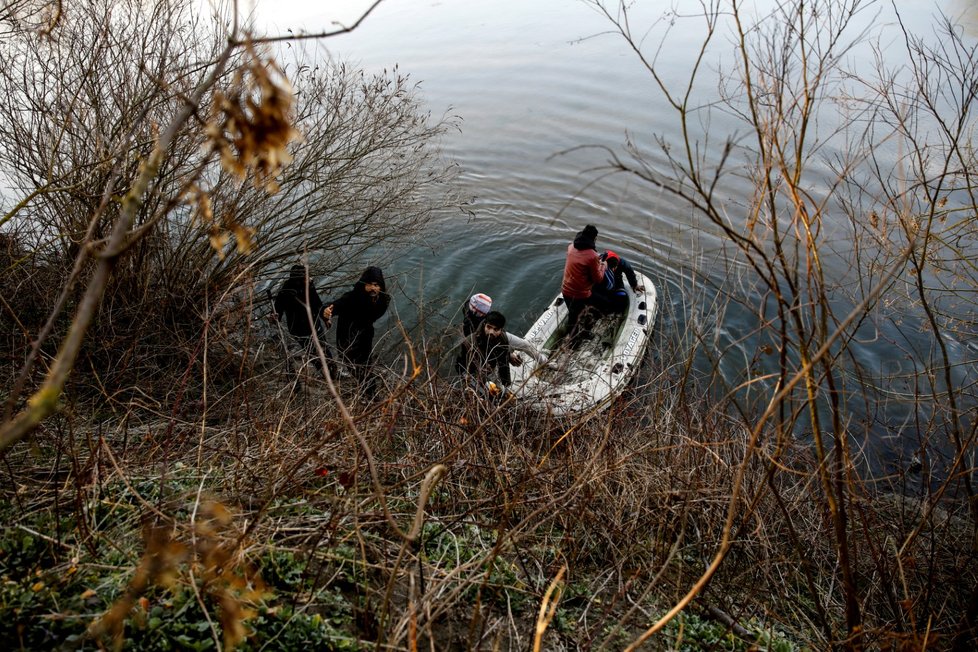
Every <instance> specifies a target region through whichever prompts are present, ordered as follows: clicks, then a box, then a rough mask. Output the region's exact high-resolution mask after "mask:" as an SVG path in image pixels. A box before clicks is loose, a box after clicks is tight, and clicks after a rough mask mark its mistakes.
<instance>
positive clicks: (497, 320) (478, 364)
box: [466, 310, 512, 393]
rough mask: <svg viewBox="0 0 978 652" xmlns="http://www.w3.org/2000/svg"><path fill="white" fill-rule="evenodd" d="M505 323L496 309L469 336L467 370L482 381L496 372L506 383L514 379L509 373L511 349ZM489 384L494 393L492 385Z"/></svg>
mask: <svg viewBox="0 0 978 652" xmlns="http://www.w3.org/2000/svg"><path fill="white" fill-rule="evenodd" d="M505 327H506V317H504V316H503V314H502V313H501V312H497V311H495V310H493V311H491V312H489V313H488V314H486V316H485V318H484V319H483V320H482V323H481V324H479V326H478V328H476V329H475V331H473V333H472V334H471V335H470V336H469V337H468V338H467V340H466V356H467V360H468V365H467V370H468V372H469V374H470V375H471V376H472V377H473V378H475V379H476V380H477V381H479V382H483V381H490V379H491V377H492V375H493V374H494V373H495V376H496V377H497V378H498V379H499V382H500V383H501V384H502V385H503V386H504V387H507V386H509V384H510V383H511V382H512V377H511V376H510V373H509V355H510V353H511V349H510V346H509V338H508V337H507V335H506V331H504V330H503V329H504V328H505ZM489 387H490V393H492V389H491V388H492V385H490V386H489ZM496 393H498V392H496Z"/></svg>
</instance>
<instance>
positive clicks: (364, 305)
mask: <svg viewBox="0 0 978 652" xmlns="http://www.w3.org/2000/svg"><path fill="white" fill-rule="evenodd" d="M371 282H373V283H377V284H378V285H380V295H379V296H378V297H377V298H376V300H375V299H373V298H371V296H370V295H369V294H367V291H366V290H365V289H364V286H365V285H366V284H367V283H371ZM390 300H391V298H390V295H389V294H387V285H386V284H385V283H384V273H383V272H382V271H381V270H380V268H379V267H368V268H367V269H366V270H364V272H363V274H361V275H360V280H359V281H357V282H356V285H354V286H353V289H352V290H350V291H349V292H345V293H343V295H342V296H341V297H340V298H339V299H337V300H336V301H333V302H332V306H333V317H334V318H335V319H336V320H337V322H336V346H337V348H339V349H340V351H341V352H342V353H343V354H344V355H345V356H346V357H347V359H348V360H349V361H350V362H353V363H356V364H366V363H367V362H368V361H369V359H370V352H371V350H372V349H373V342H374V322H375V321H377V320H378V319H380V318H381V317H382V316H383V315H384V313H385V312H387V306H388V305H389V304H390Z"/></svg>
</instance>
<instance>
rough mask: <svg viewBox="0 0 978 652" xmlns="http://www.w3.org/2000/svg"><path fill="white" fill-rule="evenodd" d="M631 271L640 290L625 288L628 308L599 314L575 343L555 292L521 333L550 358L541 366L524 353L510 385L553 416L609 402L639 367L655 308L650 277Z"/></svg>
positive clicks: (591, 408) (519, 394) (601, 407)
mask: <svg viewBox="0 0 978 652" xmlns="http://www.w3.org/2000/svg"><path fill="white" fill-rule="evenodd" d="M636 276H637V277H638V284H639V286H641V287H644V290H643V291H642V292H638V293H634V292H632V291H631V289H628V288H626V290H625V291H626V292H627V293H628V310H626V311H625V313H624V314H620V315H611V316H608V317H602V318H601V319H599V320H598V321H597V322H596V323H595V324H594V326H593V328H592V329H591V331H592V333H593V337H592V338H591V339H590V340H586V341H584V342H582V343H581V345H580V346H578V347H577V348H572V347H571V346H569V344H568V343H567V342H565V338H564V335H565V334H566V321H567V307H566V306H565V305H564V299H563V297H561V296H560V295H557V298H556V299H554V300H553V301H552V302H551V303H550V305H549V306H548V307H547V309H546V310H545V311H544V312H543V314H542V315H540V318H539V319H537V321H536V322H535V323H534V324H533V325H532V326H531V327H530V329H529V330H528V331H527V332H526V335H525V336H524V339H525V340H527V341H528V342H529V343H530V344H532V345H533V346H535V347H536V348H538V349H540V350H542V351H543V352H544V353H545V354H547V356H549V360H548V362H547V363H545V364H542V365H540V364H537V363H536V361H534V360H532V359H527V357H528V356H523V359H524V362H523V364H522V365H520V366H513V367H511V368H510V372H511V374H512V380H513V382H512V384H511V385H510V389H512V390H513V391H515V392H516V394H517V396H518V397H520V398H521V399H523V400H526V401H528V402H531V403H534V404H537V405H539V406H540V407H542V408H544V409H547V410H549V411H551V412H552V413H553V414H555V415H572V414H577V413H581V412H587V411H591V410H594V411H597V410H602V409H604V408H606V407H607V406H608V405H610V404H611V401H612V400H614V399H615V397H617V396H618V395H619V394H620V393H621V392H622V390H624V389H625V387H626V386H627V385H628V383H629V382H630V381H631V379H632V378H633V377H634V375H635V372H636V371H638V367H639V363H641V361H642V358H643V357H644V355H645V350H646V347H647V346H648V343H649V336H650V334H651V332H652V325H653V324H654V323H655V316H656V312H657V311H658V307H659V306H658V296H657V294H656V291H655V287H654V286H653V285H652V282H651V281H650V280H649V279H648V278H647V277H646V276H645V275H643V274H641V273H639V272H636Z"/></svg>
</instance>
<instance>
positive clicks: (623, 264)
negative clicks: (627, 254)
mask: <svg viewBox="0 0 978 652" xmlns="http://www.w3.org/2000/svg"><path fill="white" fill-rule="evenodd" d="M600 258H601V260H602V261H604V263H605V272H604V278H603V279H602V281H601V282H600V283H598V284H596V285H595V286H594V288H593V289H592V292H593V293H595V294H600V295H602V296H603V297H604V298H605V306H603V308H604V309H605V310H606V313H605V314H612V313H622V312H625V311H626V310H628V294H627V292H626V291H625V279H628V286H629V287H630V288H632V292H634V293H638V292H644V291H645V287H643V286H642V285H640V284H639V282H638V277H637V276H635V270H634V269H632V266H631V265H629V264H628V261H627V260H625V259H624V258H622V257H621V256H619V255H618V254H616V253H615V252H613V251H611V250H610V249H609V250H608V251H605V252H604V253H603V254H601V256H600Z"/></svg>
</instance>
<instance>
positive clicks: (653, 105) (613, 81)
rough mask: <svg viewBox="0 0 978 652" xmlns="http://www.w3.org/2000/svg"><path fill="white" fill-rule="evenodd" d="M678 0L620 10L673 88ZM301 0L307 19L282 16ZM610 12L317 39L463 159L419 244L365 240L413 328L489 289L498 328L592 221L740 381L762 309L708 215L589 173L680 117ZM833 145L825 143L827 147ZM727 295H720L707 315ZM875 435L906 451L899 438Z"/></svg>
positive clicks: (558, 2) (726, 201)
mask: <svg viewBox="0 0 978 652" xmlns="http://www.w3.org/2000/svg"><path fill="white" fill-rule="evenodd" d="M675 4H676V3H673V2H671V1H666V0H657V1H650V2H643V3H638V4H637V5H636V6H634V7H633V15H632V17H631V20H632V22H633V24H635V25H648V26H649V30H650V31H649V33H648V34H647V42H648V43H655V42H657V41H658V39H659V38H661V37H662V36H663V35H664V34H665V33H666V32H667V31H669V30H670V28H671V31H670V32H669V40H668V47H666V48H663V49H662V50H659V51H658V52H657V53H656V60H655V65H656V69H657V71H658V72H659V73H660V74H661V75H662V77H663V79H664V80H665V82H666V84H667V85H669V86H670V87H675V88H681V85H682V84H683V83H685V81H686V77H687V75H688V72H689V70H690V66H691V64H692V60H693V56H694V55H695V53H696V52H697V47H698V45H699V43H700V40H701V38H702V34H703V32H702V22H701V21H696V20H687V19H680V20H674V19H675V16H670V15H667V12H669V11H670V9H672V8H673V7H674V5H675ZM759 4H760V5H761V6H762V8H763V7H767V6H770V5H771V3H764V2H761V3H759ZM296 5H297V6H298V9H295V10H294V11H296V12H297V13H296V14H294V15H292V14H290V8H289V3H288V2H285V3H282V2H276V3H274V17H275V18H274V20H275V22H276V24H277V25H278V26H279V27H280V28H282V29H283V30H284V29H285V28H293V29H295V30H296V31H299V30H300V29H301V28H303V27H305V28H307V29H308V30H309V31H315V30H317V29H322V28H323V25H324V16H328V15H332V14H331V13H330V11H331V8H330V7H329V6H328V5H325V6H323V7H319V6H317V7H316V8H315V9H314V10H310V9H307V8H305V6H304V4H303V3H298V2H297V3H296ZM885 5H886V7H889V6H890V5H889V4H888V3H885ZM346 6H348V7H352V6H355V4H354V5H346ZM886 7H884V6H883V5H882V4H881V5H875V6H874V7H872V8H871V9H872V10H871V11H868V12H865V13H864V14H862V15H860V16H859V20H861V21H864V22H865V25H864V26H865V27H866V28H867V29H874V30H876V29H878V30H880V31H879V32H877V33H878V34H880V35H882V36H881V38H880V42H879V50H878V51H880V52H882V53H884V54H885V56H887V57H889V56H901V54H900V53H901V52H902V53H904V54H905V48H904V47H903V45H902V43H901V42H900V40H899V38H897V37H895V36H893V35H892V34H893V33H887V32H886V31H885V30H887V29H889V28H892V27H893V26H894V25H895V22H894V20H893V18H892V16H890V15H889V14H886V17H884V19H883V20H882V21H881V22H879V23H877V18H878V16H879V15H880V14H881V13H882V11H883V9H885V8H886ZM897 7H898V9H899V10H900V12H901V14H902V17H903V20H904V21H905V23H906V24H912V25H925V24H927V21H928V20H930V18H931V17H932V16H933V15H934V14H935V13H936V12H937V11H938V10H939V9H943V10H944V11H945V12H946V13H948V14H951V15H956V16H961V17H962V20H963V22H964V24H966V25H967V26H968V29H969V30H974V29H978V9H976V6H975V4H974V3H972V2H966V1H965V0H942V1H941V2H937V3H936V4H935V3H931V2H916V1H914V2H908V1H907V0H902V1H900V2H898V3H897ZM259 9H260V10H262V9H263V7H262V6H261V5H260V6H259ZM264 10H265V11H268V10H267V9H264ZM877 10H879V12H878V11H877ZM316 12H321V13H316ZM300 15H301V16H305V18H298V17H290V16H300ZM310 16H311V17H310ZM327 27H328V25H327ZM608 28H609V25H608V24H607V22H606V21H605V20H604V19H603V18H602V17H601V16H599V15H598V13H597V12H595V11H594V10H593V9H592V8H590V7H588V6H587V5H586V4H585V3H583V2H572V1H568V0H533V1H532V2H527V1H526V0H443V1H434V0H400V1H393V0H391V1H389V2H384V3H382V4H381V5H380V6H379V7H378V8H377V9H376V11H375V12H374V13H373V14H372V15H371V16H370V17H369V19H368V20H367V21H366V22H365V23H364V24H363V26H362V27H361V28H359V29H358V30H357V31H356V32H354V33H352V34H349V35H344V36H342V37H338V38H334V39H330V40H329V41H327V42H324V43H321V44H320V45H318V46H317V47H320V48H322V50H321V55H322V56H331V57H338V58H343V59H348V60H352V61H353V62H358V63H360V64H361V65H362V66H364V67H365V68H367V69H368V70H382V69H388V70H389V69H391V68H393V67H394V66H395V65H396V66H398V67H399V70H400V71H402V72H406V73H409V74H410V75H411V77H412V78H413V79H414V80H416V81H418V82H420V83H421V89H422V91H423V93H424V95H425V97H426V99H427V101H428V103H429V106H430V107H431V111H432V113H433V114H434V115H441V114H444V113H448V112H451V113H453V114H457V115H459V116H460V117H461V118H462V121H463V122H462V127H461V130H460V131H459V132H453V133H450V134H448V135H447V136H446V138H445V140H444V142H443V143H442V146H443V148H444V150H445V152H446V153H447V154H448V155H449V156H451V157H453V158H454V159H455V160H457V161H458V163H459V164H460V166H461V168H462V170H463V173H462V177H461V183H462V184H463V190H464V194H465V195H467V196H468V197H470V198H471V200H470V203H469V205H468V208H469V209H470V210H471V212H472V215H473V217H472V218H471V219H468V218H466V217H464V216H462V215H445V216H442V217H441V218H440V219H439V220H438V222H437V224H436V225H435V226H434V228H433V229H432V230H431V231H430V232H429V234H428V235H427V238H426V241H425V242H424V243H421V244H419V245H418V246H416V247H414V248H411V249H408V250H402V251H398V252H384V254H383V255H382V256H381V255H380V254H378V259H383V260H384V261H385V271H386V272H388V274H389V276H390V277H391V278H392V279H393V280H395V282H396V286H397V290H398V292H399V293H400V294H399V295H398V296H396V297H395V299H396V309H397V314H398V316H399V317H400V319H402V320H403V321H404V322H405V324H406V325H407V326H408V327H409V328H411V327H414V325H415V324H419V323H422V322H423V326H424V330H425V331H426V332H428V333H435V332H439V331H443V330H444V328H445V327H446V326H447V325H448V324H449V323H451V322H452V321H454V320H457V318H458V314H459V307H460V306H461V305H462V303H463V302H464V300H465V299H466V297H468V296H469V295H470V294H472V293H473V292H476V291H479V292H486V293H488V294H490V295H491V296H493V297H494V299H495V300H496V304H495V305H496V307H498V308H500V309H501V310H503V311H504V312H505V313H506V314H507V316H508V318H509V322H510V325H511V328H512V330H514V331H516V332H520V331H522V330H523V329H525V328H526V327H528V326H529V324H531V323H532V322H533V321H534V319H535V318H536V316H537V315H538V314H539V312H540V311H541V310H542V309H543V308H544V307H545V306H546V304H547V302H548V300H549V299H550V298H551V297H552V296H553V295H554V294H555V293H556V292H557V290H558V289H559V283H560V277H561V272H562V269H563V259H564V252H565V248H566V244H567V242H568V241H569V240H570V239H571V238H572V236H573V234H574V232H576V231H578V230H579V229H581V228H582V227H583V226H584V224H586V223H592V224H594V225H596V226H597V227H598V229H599V231H600V236H599V239H598V245H599V247H610V248H613V249H615V250H616V251H619V252H621V253H622V254H623V255H624V256H625V257H626V258H627V259H629V261H630V262H632V264H633V265H636V266H637V267H638V268H640V269H641V270H643V271H644V272H645V273H646V274H647V275H648V276H649V277H650V278H652V279H653V281H654V282H655V283H656V285H657V286H658V287H659V288H660V297H662V301H663V303H664V310H663V312H662V313H661V315H660V319H659V322H658V324H659V326H658V328H660V329H664V330H666V331H671V332H675V333H683V332H686V331H687V326H688V325H687V323H686V320H687V319H689V318H690V315H693V314H694V313H696V312H702V314H703V315H706V316H707V317H706V318H707V319H715V320H716V321H715V324H716V328H715V333H716V340H715V343H716V348H717V351H722V352H723V353H724V357H723V359H722V360H721V361H720V368H721V369H722V370H724V372H725V373H726V374H727V375H728V376H729V377H730V378H731V379H739V378H741V377H742V375H743V373H744V371H745V369H746V368H748V367H750V366H751V365H753V364H755V363H758V360H760V362H759V363H758V364H761V365H763V364H766V360H767V358H765V357H764V356H759V354H758V344H757V341H756V340H755V339H753V338H750V337H747V335H748V334H750V333H751V332H752V331H753V330H754V328H755V327H756V325H757V323H758V322H757V319H758V314H759V313H763V312H764V309H763V308H762V307H761V305H762V303H763V298H762V297H757V296H753V295H751V294H750V293H744V292H743V288H741V287H739V285H738V284H737V283H738V281H737V279H738V278H739V276H740V275H741V274H742V272H743V271H744V270H743V265H742V263H740V262H736V261H734V260H733V259H731V257H730V256H728V251H727V250H726V249H725V248H724V246H723V244H722V241H721V240H720V238H719V237H717V234H716V230H715V227H713V226H712V225H710V224H709V223H707V222H705V220H704V219H703V218H701V217H700V216H699V215H698V214H696V213H695V212H694V211H692V210H691V209H690V207H689V206H688V205H687V204H685V203H683V202H681V201H678V200H676V199H675V198H674V197H673V196H671V195H669V194H668V193H666V192H664V191H663V190H661V189H658V188H656V187H654V186H651V185H649V184H647V183H644V182H641V181H639V180H636V179H635V178H632V177H627V176H611V177H600V175H599V174H597V173H596V172H595V170H596V169H597V168H600V167H601V166H602V165H604V164H605V163H606V162H607V160H608V151H607V150H606V149H603V148H610V149H611V150H614V151H618V152H620V151H621V149H622V147H621V146H622V144H623V143H624V142H625V140H626V138H628V139H631V140H632V141H633V142H635V143H636V144H637V145H638V146H640V147H642V148H643V149H644V150H645V151H646V152H648V154H649V156H650V158H651V159H652V160H653V161H658V162H661V161H662V160H663V156H662V154H661V152H658V150H657V148H656V144H655V141H654V139H653V135H655V134H661V135H665V136H667V137H669V136H673V135H675V134H676V131H677V123H676V114H675V112H674V111H673V110H672V109H671V108H670V107H669V106H668V105H667V104H666V102H665V101H664V99H663V98H662V96H661V94H659V93H658V92H657V91H656V89H655V87H654V84H653V83H652V81H651V79H650V76H649V74H648V71H646V70H645V69H644V68H643V67H642V65H641V63H640V62H639V61H638V59H637V57H636V56H635V55H634V53H633V52H631V51H630V50H629V48H628V46H627V44H626V43H625V42H624V41H623V40H622V39H621V38H620V37H617V36H616V35H614V34H609V33H608ZM887 34H890V35H887ZM654 50H655V48H654V47H650V51H654ZM871 55H872V51H871V50H869V49H868V48H867V49H864V50H861V51H860V50H856V51H854V52H853V53H851V54H850V55H849V56H850V58H851V59H852V60H853V65H860V62H865V65H869V63H871V62H872V56H871ZM711 56H712V57H713V58H710V57H708V58H707V60H706V61H705V62H704V65H703V70H704V74H705V75H706V77H705V78H704V82H703V83H702V84H700V85H699V86H698V87H697V88H696V89H695V90H696V93H695V94H694V95H695V98H696V100H697V101H699V102H702V103H703V105H704V106H705V105H708V104H709V103H710V102H713V101H715V100H716V99H717V98H718V93H719V90H718V89H719V83H718V80H717V79H716V77H715V74H716V70H717V69H718V68H719V67H721V66H727V67H729V64H730V61H728V60H724V57H723V56H721V55H716V54H714V55H711ZM840 111H841V109H840ZM698 116H703V117H704V119H703V121H702V122H699V123H696V124H694V125H692V127H693V128H694V129H695V130H698V131H696V132H695V133H694V137H695V138H696V139H697V142H698V146H700V147H702V148H703V149H708V148H716V146H717V144H718V143H722V141H723V139H724V138H725V137H726V136H727V135H729V134H735V133H741V134H742V133H743V130H744V127H745V125H744V124H743V123H742V122H740V121H738V120H737V118H736V116H732V115H730V114H729V113H725V112H723V111H714V112H711V113H709V118H708V120H707V119H706V113H700V114H698ZM822 117H823V118H825V117H826V116H822ZM829 118H830V119H828V120H826V123H827V124H826V126H827V128H828V129H829V130H831V128H832V126H833V124H832V123H833V122H834V123H836V124H838V123H839V122H840V121H845V120H846V116H845V115H844V114H842V113H838V114H835V115H833V116H830V117H829ZM738 130H739V131H738ZM582 145H583V146H590V147H587V148H583V149H582V148H580V146H582ZM839 146H840V145H839V144H836V143H833V142H831V141H827V142H826V143H824V144H823V154H824V157H825V159H829V158H831V155H832V153H833V147H839ZM890 154H891V155H892V156H896V155H897V152H892V153H890ZM886 155H887V152H885V151H880V152H879V156H881V157H883V156H886ZM821 160H822V159H820V160H819V161H815V162H813V163H811V165H812V166H813V169H812V171H813V172H814V173H816V174H818V173H821V174H824V178H825V179H826V180H831V178H832V174H831V170H830V169H829V168H828V167H827V166H824V165H823V163H821V162H820V161H821ZM813 191H814V192H816V193H817V192H818V189H817V188H814V189H813ZM717 192H718V193H719V196H720V198H721V199H720V203H721V204H722V205H723V206H724V208H725V210H726V211H727V213H728V215H729V218H730V219H731V220H733V221H737V220H740V219H743V216H744V215H745V214H746V212H747V209H748V206H749V205H750V202H751V196H752V194H753V187H752V185H751V180H750V179H747V178H745V177H744V176H742V175H736V174H735V175H732V176H729V177H727V180H726V181H725V183H723V184H721V185H720V186H719V187H718V189H717ZM830 226H831V225H830ZM838 242H839V247H840V249H844V248H845V247H846V243H845V234H840V236H839V239H838ZM826 264H828V265H829V266H830V268H829V270H828V273H829V275H830V276H835V277H837V278H844V277H845V276H846V274H848V273H850V272H849V268H848V266H840V267H839V268H835V269H833V268H832V267H831V266H832V265H833V264H834V263H833V260H832V258H831V257H828V258H827V259H826ZM724 294H728V295H732V296H733V297H735V301H734V302H733V303H731V304H730V305H729V306H727V307H726V308H725V309H724V310H723V311H722V313H718V314H715V313H714V305H715V303H716V302H717V298H718V296H721V295H724ZM420 306H423V310H422V309H420ZM697 318H698V319H702V318H703V317H702V316H700V317H697ZM907 332H908V331H894V332H891V333H885V334H884V336H883V337H865V338H863V339H862V340H861V341H862V342H863V343H862V344H859V345H857V349H856V357H857V358H858V359H859V360H860V361H861V362H863V363H864V364H866V365H867V367H868V368H870V369H882V368H884V366H885V365H887V364H891V363H892V357H893V356H892V347H891V346H889V345H888V343H887V342H888V341H890V342H892V341H901V342H902V341H904V340H906V337H907ZM393 339H395V338H394V337H391V338H390V339H389V340H388V341H392V340H393ZM907 346H908V348H912V347H911V345H909V344H908V345H907ZM775 357H776V356H775ZM873 445H879V444H873ZM885 445H886V446H891V447H893V448H894V449H897V450H898V451H899V449H900V448H906V450H907V451H910V450H911V449H912V448H913V446H914V442H892V441H891V442H887V443H886V444H885Z"/></svg>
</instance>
